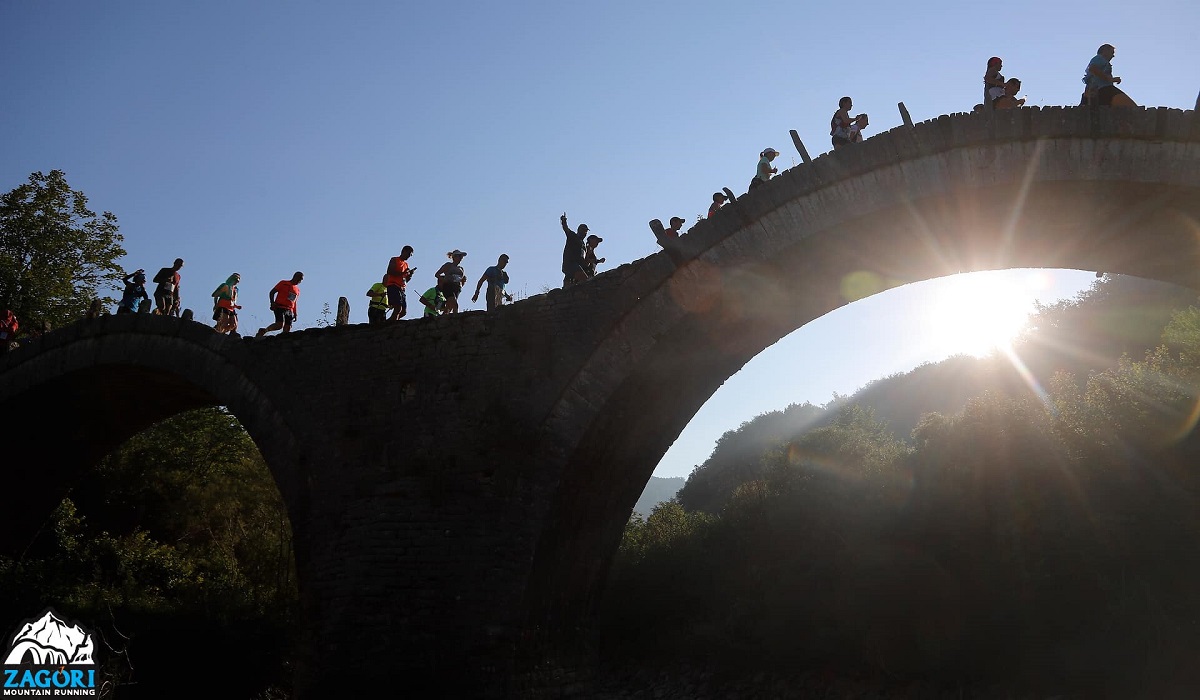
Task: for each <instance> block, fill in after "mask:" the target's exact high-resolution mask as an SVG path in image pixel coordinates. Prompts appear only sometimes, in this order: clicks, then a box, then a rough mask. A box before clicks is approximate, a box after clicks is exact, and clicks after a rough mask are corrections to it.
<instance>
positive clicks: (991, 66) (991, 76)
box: [983, 56, 1004, 109]
mask: <svg viewBox="0 0 1200 700" xmlns="http://www.w3.org/2000/svg"><path fill="white" fill-rule="evenodd" d="M1003 67H1004V61H1002V60H1000V57H999V56H992V57H991V58H989V59H988V62H987V71H986V72H985V73H984V74H983V108H984V109H990V108H991V107H992V103H993V102H995V101H996V99H997V98H1000V97H1003V96H1004V76H1003V75H1000V69H1001V68H1003Z"/></svg>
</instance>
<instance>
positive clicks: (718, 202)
mask: <svg viewBox="0 0 1200 700" xmlns="http://www.w3.org/2000/svg"><path fill="white" fill-rule="evenodd" d="M727 199H729V198H728V197H726V196H725V193H724V192H713V201H712V204H710V205H709V206H708V218H710V219H711V218H712V215H713V214H716V213H717V212H719V211H721V207H723V206H725V201H726V200H727Z"/></svg>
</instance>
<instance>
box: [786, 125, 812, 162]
mask: <svg viewBox="0 0 1200 700" xmlns="http://www.w3.org/2000/svg"><path fill="white" fill-rule="evenodd" d="M788 133H789V134H791V135H792V143H793V144H795V145H796V150H797V151H800V160H802V161H804V162H805V163H806V164H807V163H811V162H812V158H809V157H808V150H807V149H806V148H804V142H803V141H801V140H800V134H797V133H796V130H795V129H792V130H791V131H789V132H788Z"/></svg>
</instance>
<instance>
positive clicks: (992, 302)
mask: <svg viewBox="0 0 1200 700" xmlns="http://www.w3.org/2000/svg"><path fill="white" fill-rule="evenodd" d="M938 282H939V283H940V284H939V289H938V290H937V294H936V297H935V299H934V301H933V302H932V303H931V304H930V305H929V306H928V310H927V313H926V317H925V319H924V325H926V326H927V327H928V329H929V333H930V338H929V340H930V341H931V342H932V343H933V344H934V345H936V346H938V347H940V348H941V349H942V351H943V352H945V353H946V354H947V355H958V354H969V355H974V356H976V357H984V356H987V355H989V354H991V353H992V352H994V351H996V350H1003V349H1006V348H1008V347H1009V346H1010V344H1011V343H1012V341H1013V339H1014V338H1016V336H1017V335H1018V334H1019V333H1020V332H1021V330H1022V329H1023V328H1024V327H1025V324H1026V322H1027V321H1028V320H1029V315H1030V314H1032V313H1033V311H1034V309H1035V306H1034V301H1035V300H1036V298H1037V295H1038V292H1040V291H1042V290H1043V289H1044V288H1045V286H1047V282H1046V275H1045V274H1044V273H1043V272H1041V271H1030V270H1025V271H1003V272H975V273H969V274H961V275H953V276H951V277H945V278H942V279H940V280H938Z"/></svg>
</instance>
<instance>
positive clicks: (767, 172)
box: [748, 148, 779, 190]
mask: <svg viewBox="0 0 1200 700" xmlns="http://www.w3.org/2000/svg"><path fill="white" fill-rule="evenodd" d="M777 155H779V151H777V150H775V149H774V148H768V149H767V150H765V151H763V152H762V153H759V154H758V170H757V171H756V172H755V173H754V179H753V180H751V181H750V187H749V188H748V189H750V190H753V189H754V188H755V187H758V186H759V185H761V184H763V183H764V182H766V181H767V180H770V179H771V176H772V175H774V174H776V173H778V172H779V168H773V167H771V161H773V160H775V156H777Z"/></svg>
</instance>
